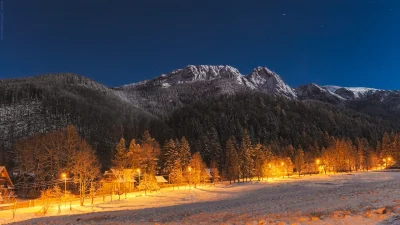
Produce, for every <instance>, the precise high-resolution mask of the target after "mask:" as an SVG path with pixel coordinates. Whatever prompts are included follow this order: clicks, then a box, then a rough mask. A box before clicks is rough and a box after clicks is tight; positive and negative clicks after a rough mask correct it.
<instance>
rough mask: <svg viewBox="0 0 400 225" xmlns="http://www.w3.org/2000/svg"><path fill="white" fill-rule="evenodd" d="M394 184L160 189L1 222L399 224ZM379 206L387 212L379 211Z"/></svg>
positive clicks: (314, 180) (399, 180) (315, 181)
mask: <svg viewBox="0 0 400 225" xmlns="http://www.w3.org/2000/svg"><path fill="white" fill-rule="evenodd" d="M399 185H400V173H399V172H365V173H354V174H337V175H318V176H316V175H313V176H311V177H310V176H305V177H301V179H299V178H289V179H283V180H282V179H281V180H276V181H269V182H253V183H252V184H250V183H246V184H235V185H218V186H217V187H210V186H205V187H198V188H197V189H193V188H192V189H190V190H189V189H183V188H181V190H175V191H173V190H172V189H168V190H165V189H163V190H161V192H158V193H154V194H152V195H151V196H140V197H133V196H132V195H131V196H128V199H126V200H121V201H118V200H117V201H113V202H108V203H101V202H102V198H99V199H96V203H95V206H94V207H93V209H92V207H91V206H85V207H80V206H77V205H74V206H73V211H70V210H69V207H68V206H67V207H66V208H63V209H62V212H61V214H59V215H58V214H57V210H56V209H55V208H52V210H51V212H50V213H49V215H48V216H46V217H38V216H36V215H35V212H37V211H39V208H29V209H19V210H18V211H17V214H16V215H17V217H16V219H15V220H11V216H12V213H11V212H10V211H0V223H12V222H16V224H157V223H158V224H164V223H166V224H246V223H247V224H280V225H281V224H400V217H399V218H397V215H396V214H395V213H400V188H399V187H400V186H399ZM123 198H124V196H121V199H123ZM113 199H114V200H115V199H116V196H114V197H113ZM107 200H109V197H107ZM86 203H87V204H89V201H87V202H86ZM381 207H386V209H387V210H386V211H388V212H379V210H378V212H379V213H378V212H377V209H379V208H381ZM71 214H74V215H71ZM397 219H398V220H397ZM18 221H19V222H18ZM396 221H397V223H396Z"/></svg>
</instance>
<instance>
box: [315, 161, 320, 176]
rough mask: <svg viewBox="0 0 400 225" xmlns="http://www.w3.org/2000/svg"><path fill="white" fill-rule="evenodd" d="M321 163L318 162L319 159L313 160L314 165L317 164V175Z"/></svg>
mask: <svg viewBox="0 0 400 225" xmlns="http://www.w3.org/2000/svg"><path fill="white" fill-rule="evenodd" d="M320 162H321V161H320V160H319V159H317V160H315V163H316V164H317V171H318V174H319V163H320Z"/></svg>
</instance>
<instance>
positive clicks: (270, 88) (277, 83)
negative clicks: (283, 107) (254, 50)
mask: <svg viewBox="0 0 400 225" xmlns="http://www.w3.org/2000/svg"><path fill="white" fill-rule="evenodd" d="M246 78H247V79H248V80H249V81H250V82H251V83H253V84H254V86H255V87H257V88H258V89H259V90H260V91H262V92H265V93H269V94H280V95H284V96H286V97H289V98H293V99H295V98H296V93H295V92H294V91H293V89H292V88H291V87H289V85H287V84H286V83H285V82H284V81H283V80H282V78H281V77H280V76H279V75H278V74H276V73H275V72H273V71H271V70H270V69H268V68H266V67H256V68H254V70H253V72H251V73H250V74H249V75H247V76H246Z"/></svg>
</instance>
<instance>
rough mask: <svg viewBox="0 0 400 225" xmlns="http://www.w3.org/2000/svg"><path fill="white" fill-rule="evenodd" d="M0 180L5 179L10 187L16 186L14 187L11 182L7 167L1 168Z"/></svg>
mask: <svg viewBox="0 0 400 225" xmlns="http://www.w3.org/2000/svg"><path fill="white" fill-rule="evenodd" d="M0 178H3V179H5V180H6V182H7V185H8V186H11V187H14V185H13V183H12V181H11V178H10V176H9V175H8V173H7V170H6V167H5V166H0Z"/></svg>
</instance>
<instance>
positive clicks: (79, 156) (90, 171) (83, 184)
mask: <svg viewBox="0 0 400 225" xmlns="http://www.w3.org/2000/svg"><path fill="white" fill-rule="evenodd" d="M73 162H74V164H73V165H72V168H71V172H72V174H73V176H74V180H75V181H76V182H78V183H79V196H80V205H81V206H82V205H83V203H84V201H85V195H86V191H87V190H88V188H89V187H90V184H91V182H93V180H94V179H96V178H97V177H98V176H99V175H100V164H99V162H98V160H97V157H96V155H95V153H94V150H93V149H92V147H91V146H90V145H89V144H88V143H87V142H86V141H84V140H83V141H82V142H81V143H80V144H79V150H78V151H77V152H76V154H75V157H74V160H73Z"/></svg>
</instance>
